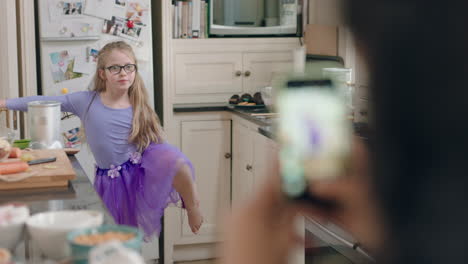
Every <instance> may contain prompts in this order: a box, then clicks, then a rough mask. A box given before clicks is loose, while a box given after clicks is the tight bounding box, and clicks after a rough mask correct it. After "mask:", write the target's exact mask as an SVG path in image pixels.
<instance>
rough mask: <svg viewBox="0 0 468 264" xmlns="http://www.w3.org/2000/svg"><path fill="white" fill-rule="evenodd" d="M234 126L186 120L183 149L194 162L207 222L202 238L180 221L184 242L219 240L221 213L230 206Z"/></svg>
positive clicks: (200, 234)
mask: <svg viewBox="0 0 468 264" xmlns="http://www.w3.org/2000/svg"><path fill="white" fill-rule="evenodd" d="M230 130H231V124H230V122H229V121H183V122H182V124H181V135H182V145H181V150H182V152H183V153H185V155H187V157H188V158H189V159H190V160H191V161H192V163H193V166H194V169H195V172H196V175H195V177H196V184H197V186H198V191H199V197H200V205H201V210H202V212H203V215H204V222H203V225H202V227H201V230H200V231H199V235H194V234H193V233H192V231H191V230H190V227H189V226H188V224H187V223H186V222H187V220H186V216H185V215H183V216H182V219H180V220H181V222H180V223H181V225H182V226H181V231H182V232H181V237H180V239H181V242H182V243H183V241H184V240H186V241H187V243H190V241H191V240H193V241H196V240H203V242H205V243H206V242H208V241H210V242H214V241H216V233H217V228H216V223H217V222H218V217H219V213H220V210H222V209H224V208H229V206H230V191H229V190H230V171H231V164H230V163H231V160H230V155H231V146H230V137H231V133H230Z"/></svg>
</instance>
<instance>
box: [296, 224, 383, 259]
mask: <svg viewBox="0 0 468 264" xmlns="http://www.w3.org/2000/svg"><path fill="white" fill-rule="evenodd" d="M304 251H305V263H306V264H367V263H374V261H373V259H372V257H371V256H369V254H367V253H366V252H364V251H363V250H362V249H361V248H360V247H359V243H357V242H356V241H355V240H354V239H353V238H352V237H351V236H350V235H349V234H348V233H346V232H345V231H344V230H342V229H341V228H339V227H338V226H336V225H334V224H332V223H329V224H321V223H319V222H317V221H315V220H313V219H311V218H307V217H305V248H304Z"/></svg>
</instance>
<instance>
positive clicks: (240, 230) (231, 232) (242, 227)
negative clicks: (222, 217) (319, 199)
mask: <svg viewBox="0 0 468 264" xmlns="http://www.w3.org/2000/svg"><path fill="white" fill-rule="evenodd" d="M296 209H297V208H293V206H292V205H291V204H287V203H286V201H285V200H283V198H282V195H281V192H280V183H279V177H277V176H275V177H270V181H269V182H268V183H266V185H264V186H262V188H261V189H259V190H257V193H256V194H255V196H254V197H253V199H252V200H250V201H249V202H247V203H246V204H244V205H243V207H240V208H236V209H234V210H233V214H232V216H231V217H230V219H229V220H228V222H227V223H226V225H225V229H226V230H225V234H226V238H225V240H224V241H225V243H224V245H223V252H222V254H223V255H222V258H223V259H222V263H224V264H238V263H242V264H275V263H278V264H279V263H286V262H287V257H288V253H289V251H290V249H291V248H292V247H293V246H294V245H296V244H298V242H300V241H301V239H300V238H299V236H298V235H297V234H296V233H295V230H294V221H293V219H294V217H295V216H296V215H297V210H296Z"/></svg>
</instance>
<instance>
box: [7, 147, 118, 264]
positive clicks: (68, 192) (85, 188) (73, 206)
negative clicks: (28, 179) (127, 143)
mask: <svg viewBox="0 0 468 264" xmlns="http://www.w3.org/2000/svg"><path fill="white" fill-rule="evenodd" d="M68 157H69V159H70V162H71V163H72V166H73V169H74V170H75V172H76V179H75V180H73V181H70V182H69V184H68V186H67V187H62V188H35V189H23V190H11V191H10V190H8V191H1V192H0V204H1V203H7V202H22V203H26V204H27V205H28V207H29V210H30V213H31V215H33V214H36V213H40V212H47V211H58V210H96V211H99V212H102V213H103V214H104V224H114V223H115V222H114V220H113V218H112V216H111V215H110V214H109V212H108V211H107V208H106V207H105V205H104V204H103V203H102V201H101V198H100V197H99V195H98V194H97V193H96V192H95V191H94V187H93V185H92V183H91V181H90V180H89V178H88V177H87V176H86V173H85V172H84V170H83V168H82V167H81V165H80V163H79V162H78V160H77V159H76V157H75V156H68ZM25 242H26V243H21V244H23V246H21V244H20V246H18V248H17V249H16V252H15V254H14V255H15V258H16V259H18V260H24V259H29V257H30V256H31V255H32V254H31V253H30V252H28V251H30V250H31V249H30V248H29V247H28V246H27V244H28V237H27V236H26V238H25ZM25 244H26V245H25Z"/></svg>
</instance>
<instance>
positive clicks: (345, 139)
mask: <svg viewBox="0 0 468 264" xmlns="http://www.w3.org/2000/svg"><path fill="white" fill-rule="evenodd" d="M277 107H278V111H279V113H280V115H279V124H278V141H279V144H280V170H281V177H282V189H283V192H284V193H285V194H286V196H288V197H290V198H292V199H303V198H310V193H308V186H309V184H311V182H312V181H316V180H317V181H318V180H332V179H334V178H335V177H337V176H340V175H342V174H343V173H344V170H345V168H346V167H347V165H348V160H349V153H350V141H351V123H350V121H349V120H348V118H347V111H346V104H345V100H344V97H343V96H341V95H340V93H339V92H338V90H337V89H335V87H334V86H333V85H332V82H331V81H330V80H290V81H287V82H286V87H284V88H283V89H280V91H279V92H278V97H277Z"/></svg>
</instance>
